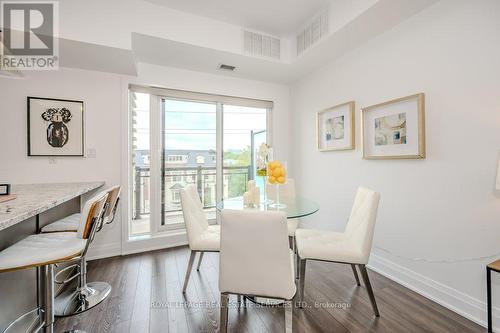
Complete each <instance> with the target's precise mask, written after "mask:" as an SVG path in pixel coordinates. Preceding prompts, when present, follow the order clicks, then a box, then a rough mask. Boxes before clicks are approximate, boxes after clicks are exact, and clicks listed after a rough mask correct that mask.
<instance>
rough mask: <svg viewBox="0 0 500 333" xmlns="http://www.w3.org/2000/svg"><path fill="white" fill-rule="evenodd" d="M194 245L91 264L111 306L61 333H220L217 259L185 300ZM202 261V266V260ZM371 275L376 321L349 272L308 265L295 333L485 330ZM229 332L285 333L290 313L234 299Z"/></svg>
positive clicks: (59, 323) (62, 323)
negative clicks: (80, 332)
mask: <svg viewBox="0 0 500 333" xmlns="http://www.w3.org/2000/svg"><path fill="white" fill-rule="evenodd" d="M188 258H189V249H188V248H187V247H181V248H175V249H169V250H162V251H154V252H149V253H143V254H136V255H129V256H125V257H114V258H108V259H102V260H97V261H92V262H90V263H89V275H88V279H89V281H108V282H110V283H111V285H112V286H113V291H112V293H111V295H110V297H108V299H107V300H106V301H104V302H103V303H102V304H100V305H98V306H97V307H96V308H94V309H92V310H90V311H87V312H85V313H83V314H81V315H79V316H73V317H68V318H59V319H57V320H56V332H58V333H60V332H66V331H69V330H72V329H81V330H85V331H87V332H89V333H91V332H120V333H123V332H134V333H135V332H141V333H142V332H151V333H156V332H175V333H182V332H217V331H218V326H219V308H218V300H219V291H218V287H217V285H218V255H217V254H215V253H206V254H205V256H204V258H203V263H202V266H201V269H200V272H196V268H195V269H194V271H193V273H192V274H191V281H190V283H189V287H188V290H187V293H186V296H185V297H183V295H182V293H181V288H182V282H183V280H184V274H185V272H186V266H187V262H188ZM196 263H197V261H196ZM369 275H370V278H371V281H372V285H373V288H374V292H375V296H376V298H377V303H378V306H379V310H380V314H381V317H380V318H375V317H374V316H373V312H372V308H371V305H370V301H369V299H368V295H367V293H366V290H365V288H364V287H357V286H356V283H355V280H354V277H353V275H352V271H351V268H350V266H348V265H340V264H329V263H320V262H308V267H307V274H306V282H305V285H306V288H305V297H304V301H305V302H307V305H308V306H307V307H305V308H304V309H294V311H293V316H294V318H293V331H294V332H308V333H309V332H336V333H343V332H384V333H386V332H439V333H441V332H454V333H455V332H461V333H466V332H485V331H486V330H485V329H484V328H482V327H480V326H478V325H476V324H475V323H473V322H471V321H469V320H467V319H465V318H463V317H461V316H459V315H458V314H456V313H454V312H452V311H449V310H447V309H446V308H444V307H442V306H440V305H438V304H436V303H434V302H432V301H430V300H428V299H426V298H424V297H422V296H420V295H418V294H416V293H414V292H412V291H410V290H408V289H406V288H404V287H402V286H401V285H399V284H397V283H395V282H393V281H391V280H389V279H387V278H385V277H383V276H381V275H379V274H377V273H375V272H373V271H369ZM232 301H233V302H234V303H233V305H234V306H233V307H231V309H230V310H229V331H230V332H248V333H250V332H258V333H261V332H284V331H285V328H284V309H283V308H280V307H262V306H258V305H255V304H253V303H248V305H247V308H246V309H245V308H241V309H238V308H237V307H236V305H235V302H236V299H235V298H233V299H232Z"/></svg>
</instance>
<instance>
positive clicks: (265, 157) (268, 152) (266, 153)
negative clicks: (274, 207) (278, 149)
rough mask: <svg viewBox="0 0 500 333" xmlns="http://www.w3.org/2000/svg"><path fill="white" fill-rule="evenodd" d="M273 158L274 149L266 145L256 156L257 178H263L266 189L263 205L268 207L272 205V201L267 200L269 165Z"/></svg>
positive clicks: (261, 146)
mask: <svg viewBox="0 0 500 333" xmlns="http://www.w3.org/2000/svg"><path fill="white" fill-rule="evenodd" d="M272 158H273V149H272V148H271V147H270V146H269V145H268V144H266V143H263V144H261V145H260V147H259V149H258V150H257V154H256V161H255V164H256V166H257V170H256V172H255V174H256V175H257V177H263V182H262V183H263V187H264V200H263V202H262V203H263V204H264V205H267V204H270V203H272V200H269V199H268V198H267V179H266V177H267V163H268V162H269V161H270V160H271V159H272Z"/></svg>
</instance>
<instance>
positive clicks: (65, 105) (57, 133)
mask: <svg viewBox="0 0 500 333" xmlns="http://www.w3.org/2000/svg"><path fill="white" fill-rule="evenodd" d="M83 132H84V129H83V102H82V101H72V100H65V99H53V98H38V97H28V156H83V149H84V148H83V145H84V141H83V139H84V138H83Z"/></svg>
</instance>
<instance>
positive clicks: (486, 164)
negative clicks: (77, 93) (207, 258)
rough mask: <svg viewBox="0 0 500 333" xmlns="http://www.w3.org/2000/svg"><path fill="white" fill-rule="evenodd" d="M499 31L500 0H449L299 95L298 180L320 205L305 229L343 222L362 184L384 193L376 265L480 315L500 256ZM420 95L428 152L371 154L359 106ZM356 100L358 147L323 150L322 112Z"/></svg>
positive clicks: (301, 85) (322, 73) (296, 91)
mask: <svg viewBox="0 0 500 333" xmlns="http://www.w3.org/2000/svg"><path fill="white" fill-rule="evenodd" d="M499 31H500V2H499V1H496V0H489V1H468V0H443V1H441V2H439V3H437V4H436V5H434V6H432V7H429V8H428V9H426V10H424V11H422V12H421V13H419V14H417V15H416V16H414V17H412V18H411V19H409V20H408V21H406V22H404V23H402V24H400V25H399V26H397V27H396V28H394V29H392V30H391V31H389V32H387V33H385V34H384V35H382V36H380V37H378V38H376V39H374V40H372V41H370V42H369V43H368V44H366V45H364V46H362V47H360V48H358V49H356V50H354V51H353V52H351V53H349V54H347V55H345V56H344V57H342V58H341V59H340V60H338V61H335V62H333V63H330V64H329V65H327V66H326V67H324V68H321V69H320V70H318V71H317V72H315V73H312V74H311V75H309V76H308V77H305V78H303V79H302V80H300V81H299V82H297V83H295V84H294V85H293V87H292V91H291V96H292V105H293V107H294V113H293V123H292V133H293V144H294V147H295V149H296V150H295V152H294V154H293V156H294V158H295V159H294V166H295V171H296V175H297V177H298V179H299V183H298V187H299V188H300V191H301V193H303V194H304V195H305V196H307V197H312V198H315V199H316V200H318V201H319V202H320V205H321V210H320V213H319V214H317V215H315V216H313V217H311V218H310V219H309V220H308V221H307V220H306V221H305V225H306V226H311V227H320V228H325V229H334V230H343V228H344V225H345V221H346V217H347V216H348V214H349V211H350V207H351V203H352V200H353V197H354V194H355V190H356V187H357V186H359V185H364V186H367V187H370V188H373V189H375V190H377V191H380V192H381V196H382V200H381V203H380V209H379V215H378V221H377V227H376V234H375V241H374V244H375V249H374V251H373V255H372V258H371V261H370V264H371V266H372V267H373V268H374V269H377V270H379V271H382V272H385V273H386V274H389V275H392V277H393V278H395V279H398V280H400V282H402V283H405V284H407V285H410V286H411V287H413V288H414V289H418V290H419V291H420V292H422V293H425V294H427V295H428V296H430V297H431V298H435V299H437V300H438V301H440V302H441V303H443V304H447V306H449V307H451V308H454V309H455V310H456V311H459V312H461V313H463V314H465V315H467V316H469V317H470V318H472V319H474V320H476V321H479V322H482V321H484V320H485V318H486V316H485V312H484V309H485V304H484V302H485V299H486V296H485V294H486V293H485V288H486V287H485V266H484V265H485V264H486V263H488V262H490V261H493V260H494V259H497V258H498V257H499V256H500V243H499V242H498V239H499V238H498V237H499V235H500V196H499V195H498V194H496V193H494V181H495V172H496V163H497V154H498V150H499V149H500V102H499V87H500V33H499ZM417 92H425V94H426V99H427V101H426V126H427V136H426V137H427V158H426V159H425V160H405V161H398V160H387V161H383V160H370V161H369V160H363V159H362V158H361V142H360V134H361V133H360V128H361V127H360V126H361V124H360V107H363V106H368V105H372V104H376V103H379V102H383V101H386V100H389V99H393V98H397V97H401V96H406V95H410V94H413V93H417ZM349 100H355V101H356V109H357V110H356V131H357V132H356V149H355V150H354V151H345V152H327V153H320V152H318V151H317V150H316V147H315V112H316V111H318V110H321V109H323V108H326V107H329V106H332V105H336V104H339V103H342V102H346V101H349ZM381 248H382V249H384V250H387V251H390V253H387V252H386V251H383V250H381ZM488 255H494V256H493V257H491V258H486V259H483V260H473V261H465V262H453V263H425V262H421V261H418V260H414V259H416V258H425V259H429V260H442V259H451V260H453V261H454V260H455V259H460V258H462V259H463V258H468V257H482V256H488ZM401 257H403V258H401ZM396 265H400V266H396ZM497 281H500V280H498V279H497ZM496 284H497V285H496V287H497V288H498V287H500V283H499V282H496ZM498 296H500V293H497V294H496V298H497V300H498V299H499V298H500V297H498ZM496 304H500V302H497V303H496ZM497 314H498V312H497ZM498 326H500V324H499V325H498Z"/></svg>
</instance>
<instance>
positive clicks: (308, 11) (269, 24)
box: [145, 0, 334, 37]
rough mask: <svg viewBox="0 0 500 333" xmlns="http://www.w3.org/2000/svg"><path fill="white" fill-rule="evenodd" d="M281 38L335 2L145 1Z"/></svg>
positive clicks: (272, 0) (293, 0)
mask: <svg viewBox="0 0 500 333" xmlns="http://www.w3.org/2000/svg"><path fill="white" fill-rule="evenodd" d="M145 1H148V2H152V3H155V4H157V5H162V6H166V7H169V8H172V9H176V10H179V11H183V12H188V13H191V14H195V15H200V16H205V17H209V18H213V19H216V20H219V21H223V22H228V23H232V24H236V25H241V26H243V27H246V28H250V29H254V30H258V31H261V32H267V33H269V34H272V35H276V36H278V37H280V36H282V35H285V34H288V33H294V32H296V31H297V29H298V28H299V27H300V26H301V25H302V24H303V23H304V22H305V21H307V20H309V19H310V18H311V17H312V16H314V15H316V14H317V13H319V12H320V11H322V10H323V9H324V8H326V7H327V6H328V4H330V3H331V2H332V1H334V0H251V1H249V0H145Z"/></svg>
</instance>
